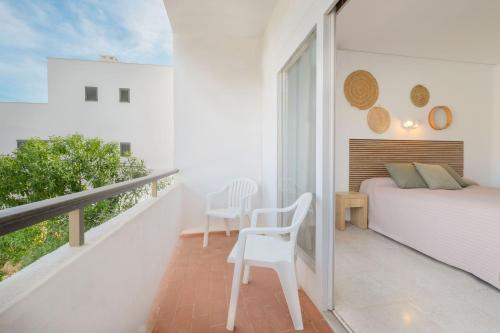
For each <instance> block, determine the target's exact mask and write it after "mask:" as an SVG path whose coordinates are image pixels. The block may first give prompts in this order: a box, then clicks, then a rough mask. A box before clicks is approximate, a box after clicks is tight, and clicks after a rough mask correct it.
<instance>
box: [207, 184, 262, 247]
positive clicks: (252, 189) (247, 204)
mask: <svg viewBox="0 0 500 333" xmlns="http://www.w3.org/2000/svg"><path fill="white" fill-rule="evenodd" d="M257 190H258V185H257V183H256V182H255V181H253V180H252V179H248V178H238V179H234V180H232V181H231V182H230V183H229V184H228V185H226V186H225V187H224V188H223V189H222V190H220V191H218V192H214V193H209V194H208V195H207V210H206V212H205V214H206V215H207V222H206V226H205V234H204V236H203V247H206V246H207V245H208V233H209V227H210V217H215V218H222V219H224V224H225V226H226V236H229V235H230V230H229V223H228V219H235V218H237V217H239V218H240V224H239V227H240V230H241V229H242V228H243V226H244V218H245V216H248V215H249V214H250V212H251V211H252V196H253V195H255V194H256V193H257ZM224 194H226V195H227V198H226V204H225V207H223V208H213V207H212V205H213V201H214V199H216V197H218V196H221V195H224Z"/></svg>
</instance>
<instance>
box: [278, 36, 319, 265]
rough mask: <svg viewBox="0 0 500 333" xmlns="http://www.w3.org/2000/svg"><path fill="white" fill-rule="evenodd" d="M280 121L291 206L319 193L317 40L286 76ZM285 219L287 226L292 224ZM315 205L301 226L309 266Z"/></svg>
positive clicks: (285, 194) (285, 196)
mask: <svg viewBox="0 0 500 333" xmlns="http://www.w3.org/2000/svg"><path fill="white" fill-rule="evenodd" d="M283 78H284V82H283V89H282V93H283V96H282V98H283V105H282V110H281V112H282V117H281V124H280V125H281V135H282V137H281V149H280V151H281V154H282V156H281V159H280V160H281V165H280V173H279V175H278V176H279V177H280V178H281V179H280V182H279V183H280V184H281V189H280V195H281V202H282V204H283V205H284V206H287V205H290V204H292V203H293V202H294V201H295V200H296V199H297V198H298V197H299V196H300V195H301V194H302V193H305V192H311V193H313V194H314V193H315V192H316V37H315V36H312V37H311V38H310V39H309V40H308V41H307V46H306V47H305V48H304V49H303V50H302V52H301V54H300V56H299V57H298V58H297V59H296V61H295V62H293V63H292V64H290V65H289V66H287V68H286V69H285V71H284V73H283ZM290 218H291V216H288V217H285V219H284V220H283V221H282V223H284V224H288V223H290ZM315 224H316V223H315V212H314V203H313V204H312V205H311V210H310V212H309V214H308V216H307V218H306V221H305V222H304V224H303V225H302V229H301V231H300V234H299V239H298V245H299V247H300V248H301V249H302V250H303V251H301V252H302V253H305V254H306V256H307V257H308V258H309V259H310V260H309V262H312V263H314V257H315V234H316V226H315Z"/></svg>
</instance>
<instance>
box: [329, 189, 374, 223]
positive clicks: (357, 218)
mask: <svg viewBox="0 0 500 333" xmlns="http://www.w3.org/2000/svg"><path fill="white" fill-rule="evenodd" d="M335 198H336V205H335V207H336V209H335V211H336V213H335V227H336V228H337V229H338V230H345V209H346V208H350V209H351V223H352V224H354V225H355V226H357V227H359V228H361V229H367V228H368V195H366V194H365V193H359V192H337V193H336V195H335Z"/></svg>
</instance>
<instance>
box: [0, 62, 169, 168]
mask: <svg viewBox="0 0 500 333" xmlns="http://www.w3.org/2000/svg"><path fill="white" fill-rule="evenodd" d="M47 71H48V94H49V96H48V103H40V104H35V103H0V119H2V120H1V121H0V154H7V153H11V152H12V151H13V150H14V149H15V147H16V140H18V139H28V138H31V137H40V138H42V139H46V138H48V137H49V136H51V135H68V134H73V133H76V132H78V133H80V134H83V135H85V136H88V137H99V138H102V139H103V140H105V141H114V142H130V143H131V149H132V154H133V155H134V156H137V157H139V158H141V159H144V160H145V162H146V165H147V167H148V168H152V169H170V168H173V167H174V164H173V149H174V143H173V138H174V134H173V133H174V124H173V69H172V68H171V67H169V66H161V65H143V64H127V63H111V62H103V61H83V60H70V59H53V58H50V59H49V60H48V63H47ZM85 86H94V87H98V101H97V102H86V101H85V99H84V97H85ZM119 88H129V89H130V103H120V102H119V98H118V96H119V95H118V91H119Z"/></svg>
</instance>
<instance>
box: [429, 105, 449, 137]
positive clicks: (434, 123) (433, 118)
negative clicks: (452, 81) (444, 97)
mask: <svg viewBox="0 0 500 333" xmlns="http://www.w3.org/2000/svg"><path fill="white" fill-rule="evenodd" d="M438 112H444V115H445V117H446V123H444V124H438V122H437V121H436V116H437V113H438ZM428 120H429V125H430V126H431V127H432V128H433V129H435V130H437V131H441V130H444V129H447V128H448V127H450V125H451V123H452V122H453V113H452V112H451V110H450V108H449V107H447V106H445V105H441V106H436V107H434V108H432V110H431V111H430V112H429V116H428Z"/></svg>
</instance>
